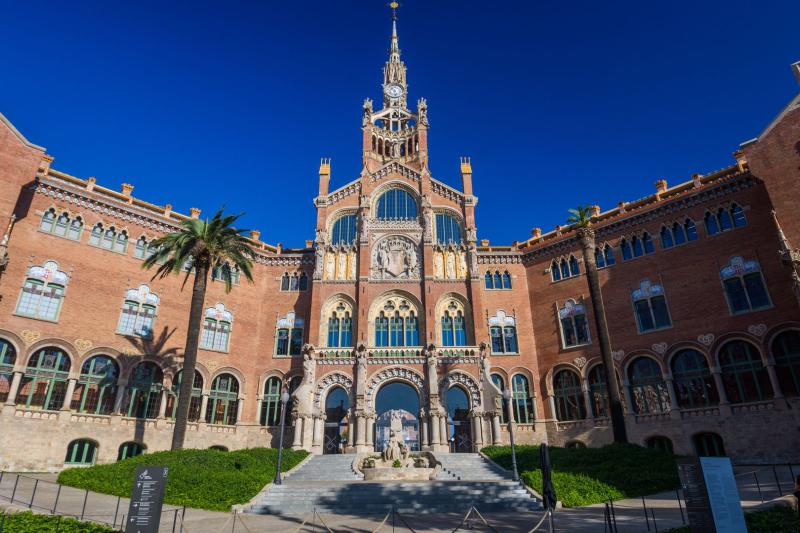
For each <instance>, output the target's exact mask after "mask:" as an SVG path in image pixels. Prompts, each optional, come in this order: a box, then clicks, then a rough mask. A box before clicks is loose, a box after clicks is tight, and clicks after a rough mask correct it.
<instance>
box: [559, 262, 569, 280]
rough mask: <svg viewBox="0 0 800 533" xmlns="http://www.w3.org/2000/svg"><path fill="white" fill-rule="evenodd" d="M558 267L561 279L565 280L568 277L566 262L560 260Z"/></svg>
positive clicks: (567, 264)
mask: <svg viewBox="0 0 800 533" xmlns="http://www.w3.org/2000/svg"><path fill="white" fill-rule="evenodd" d="M559 266H560V267H561V278H562V279H566V278H568V277H570V273H569V263H567V260H566V259H564V258H562V259H561V262H560V264H559Z"/></svg>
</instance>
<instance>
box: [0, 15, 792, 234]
mask: <svg viewBox="0 0 800 533" xmlns="http://www.w3.org/2000/svg"><path fill="white" fill-rule="evenodd" d="M4 4H5V5H4V6H3V20H4V28H3V36H2V39H3V41H4V42H3V44H2V46H0V66H2V72H3V75H2V82H1V83H0V112H2V113H3V114H5V115H6V117H8V118H9V119H10V120H11V121H12V122H13V123H14V124H15V125H16V126H17V127H18V128H19V129H20V131H22V132H23V134H24V135H26V136H27V137H28V139H30V140H31V141H32V142H35V143H38V144H41V145H43V146H46V147H47V149H48V152H49V153H50V154H51V155H53V156H55V158H56V160H55V163H54V167H55V168H57V169H59V170H63V171H65V172H68V173H71V174H73V175H76V176H79V177H83V178H85V177H88V176H96V177H97V179H98V182H99V183H100V184H102V185H105V186H108V187H111V188H115V189H118V188H119V185H120V184H121V183H122V182H126V181H129V182H131V183H133V184H134V185H135V186H136V188H135V190H134V195H135V196H137V197H141V198H143V199H146V200H148V201H152V202H155V203H159V204H164V203H171V204H173V206H174V209H176V210H178V211H181V212H188V210H189V207H193V206H196V207H200V208H202V209H203V210H204V212H205V213H208V212H210V211H213V210H215V209H216V208H218V207H219V206H221V205H223V204H224V205H225V207H226V209H228V210H231V211H244V212H246V216H245V218H244V222H243V224H244V225H246V226H247V227H252V228H257V229H260V230H261V231H262V239H264V240H265V241H267V242H270V243H277V242H282V243H284V245H286V246H301V245H302V244H303V241H304V239H310V238H313V235H314V223H315V214H314V208H313V206H312V202H311V201H312V198H313V197H314V196H315V195H316V191H317V170H318V165H319V158H320V157H321V156H326V157H331V158H332V159H333V162H332V174H333V178H332V188H335V187H338V186H340V185H342V184H344V183H346V182H348V181H350V180H352V179H354V178H355V177H356V176H357V175H358V172H359V170H360V116H361V102H362V101H363V99H364V98H365V97H371V98H373V99H375V100H379V99H380V82H381V67H382V65H383V62H384V61H385V59H386V53H387V48H388V46H389V34H390V15H389V9H388V8H387V7H386V6H385V3H384V2H382V1H380V0H348V1H346V2H316V1H310V2H302V3H301V2H273V1H269V2H267V1H263V2H242V3H238V2H224V3H223V2H202V1H195V2H180V3H179V2H172V3H166V2H154V1H142V2H136V3H134V2H100V1H97V2H55V1H54V2H5V3H4ZM798 21H800V2H796V1H784V2H777V1H774V2H771V1H761V2H756V1H753V2H741V1H725V2H711V1H708V2H705V1H704V2H697V1H694V2H682V1H677V2H669V3H653V2H612V3H597V2H569V3H567V2H477V1H472V0H464V1H462V2H452V1H438V0H428V1H424V2H423V1H422V0H407V1H406V2H404V5H403V6H402V8H401V9H400V19H399V22H398V28H399V34H400V46H401V49H402V52H403V59H404V61H405V62H406V65H407V67H408V69H409V82H410V99H411V100H412V101H414V102H415V101H416V99H417V98H418V97H420V96H423V97H426V98H427V100H428V106H429V116H430V122H431V131H430V160H431V169H432V172H433V175H434V176H435V177H436V178H438V179H440V180H442V181H444V182H446V183H449V184H451V185H454V186H457V187H459V188H460V185H461V183H460V181H461V180H460V176H459V173H458V157H459V156H461V155H469V156H471V157H472V165H473V171H474V181H475V185H474V186H475V193H476V194H477V195H478V196H479V198H480V202H479V205H478V207H477V224H478V236H479V237H480V238H488V239H491V241H492V243H494V244H510V242H511V241H513V240H523V239H525V238H527V237H528V236H529V235H530V233H529V231H530V229H531V228H532V227H535V226H539V227H542V228H543V229H544V230H545V231H547V230H549V229H551V228H552V227H553V226H555V225H556V224H558V223H561V222H563V221H564V219H565V218H566V216H567V212H566V210H567V209H568V208H569V207H572V206H574V205H576V204H578V203H598V204H600V205H601V207H602V208H603V209H606V208H610V207H613V206H615V205H616V203H617V202H618V201H619V200H623V199H624V200H634V199H636V198H640V197H642V196H645V195H647V194H650V193H651V192H652V191H653V189H654V186H653V182H654V181H655V180H656V179H659V178H666V179H667V180H668V181H669V182H670V183H671V184H674V183H678V182H680V181H684V180H687V179H689V177H690V176H691V174H692V173H693V172H709V171H712V170H715V169H718V168H722V167H724V166H727V165H729V164H731V163H732V161H733V160H732V157H731V153H732V152H733V151H734V150H735V149H736V148H737V147H738V145H739V143H740V142H742V141H745V140H747V139H750V138H752V137H755V136H756V135H758V133H759V132H760V131H761V129H762V128H763V127H764V126H765V125H766V124H767V123H768V122H769V121H770V120H771V119H772V118H773V117H774V116H775V115H776V114H777V113H778V112H779V111H780V110H781V108H782V107H783V106H784V105H785V104H786V103H787V102H788V101H789V99H790V98H791V97H792V96H793V95H794V94H795V93H796V92H797V90H798V86H797V84H796V82H795V80H794V78H793V77H792V75H791V72H790V70H789V65H790V64H791V63H793V62H794V61H797V60H800V39H798V35H800V33H798Z"/></svg>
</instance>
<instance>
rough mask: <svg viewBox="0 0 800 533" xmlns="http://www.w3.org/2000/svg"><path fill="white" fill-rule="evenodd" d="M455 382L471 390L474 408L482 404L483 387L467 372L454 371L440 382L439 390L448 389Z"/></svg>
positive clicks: (470, 394)
mask: <svg viewBox="0 0 800 533" xmlns="http://www.w3.org/2000/svg"><path fill="white" fill-rule="evenodd" d="M455 384H460V385H462V386H463V387H464V388H466V389H467V391H469V396H470V400H471V401H472V407H473V408H476V407H480V406H481V389H480V387H478V383H477V382H476V381H475V380H474V379H472V376H470V375H469V374H467V373H465V372H460V371H456V372H452V373H450V374H448V375H446V376H445V377H444V378H443V379H442V380H441V381H440V382H439V390H442V391H447V389H449V388H450V386H451V385H455ZM445 394H446V393H445Z"/></svg>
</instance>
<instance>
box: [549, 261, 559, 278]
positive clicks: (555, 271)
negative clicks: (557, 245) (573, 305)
mask: <svg viewBox="0 0 800 533" xmlns="http://www.w3.org/2000/svg"><path fill="white" fill-rule="evenodd" d="M550 275H551V276H552V278H553V281H561V270H560V269H559V268H558V262H557V261H556V260H555V259H553V262H552V263H550Z"/></svg>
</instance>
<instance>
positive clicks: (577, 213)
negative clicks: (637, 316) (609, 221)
mask: <svg viewBox="0 0 800 533" xmlns="http://www.w3.org/2000/svg"><path fill="white" fill-rule="evenodd" d="M593 211H594V209H593V208H592V207H591V206H588V205H585V206H584V205H579V206H578V207H577V208H576V209H570V210H569V212H570V213H571V214H570V216H569V218H567V222H568V223H570V224H572V226H573V227H575V228H577V234H578V241H579V242H580V243H581V248H582V251H583V262H584V264H585V265H586V279H587V280H588V281H589V298H590V299H591V300H592V308H593V310H594V313H592V314H593V315H594V325H595V327H596V329H597V337H598V340H599V341H600V356H601V357H602V359H603V371H604V372H605V378H606V392H607V394H608V403H609V408H610V410H611V429H612V431H613V432H614V442H628V434H627V431H626V430H625V415H624V413H623V412H622V401H621V399H620V395H619V383H618V382H617V373H616V372H615V371H614V358H613V356H612V355H611V339H610V338H609V335H608V323H607V321H606V309H605V306H604V305H603V292H602V291H601V290H600V280H599V279H598V276H597V261H596V259H595V255H594V254H595V247H596V243H595V233H594V230H593V229H592V228H591V225H592V213H593Z"/></svg>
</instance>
